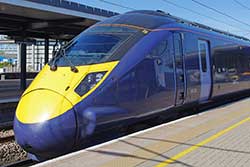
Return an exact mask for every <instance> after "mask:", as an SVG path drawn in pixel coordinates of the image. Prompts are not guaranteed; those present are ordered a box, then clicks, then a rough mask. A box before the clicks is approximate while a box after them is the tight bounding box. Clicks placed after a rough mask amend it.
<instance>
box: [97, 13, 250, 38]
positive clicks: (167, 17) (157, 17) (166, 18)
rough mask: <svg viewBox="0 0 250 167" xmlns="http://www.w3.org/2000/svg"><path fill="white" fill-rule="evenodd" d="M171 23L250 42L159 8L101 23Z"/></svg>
mask: <svg viewBox="0 0 250 167" xmlns="http://www.w3.org/2000/svg"><path fill="white" fill-rule="evenodd" d="M170 23H180V24H185V25H188V26H193V27H197V28H201V29H204V30H208V31H212V32H216V33H219V34H223V35H226V36H229V37H233V38H237V39H240V40H244V41H248V42H250V39H248V38H245V37H242V36H238V35H235V34H231V33H229V32H226V31H222V30H219V29H215V28H212V27H209V26H206V25H203V24H200V23H196V22H192V21H188V20H185V19H182V18H179V17H176V16H173V15H171V14H169V13H165V12H163V11H160V10H157V11H150V10H136V11H131V12H127V13H125V14H122V15H117V16H114V17H111V18H109V19H107V20H105V21H103V22H101V24H128V25H134V26H139V27H144V28H146V29H156V28H158V27H160V26H162V25H164V24H170Z"/></svg>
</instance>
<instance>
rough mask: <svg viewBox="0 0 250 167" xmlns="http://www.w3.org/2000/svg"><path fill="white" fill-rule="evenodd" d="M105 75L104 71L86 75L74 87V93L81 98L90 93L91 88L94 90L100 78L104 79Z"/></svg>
mask: <svg viewBox="0 0 250 167" xmlns="http://www.w3.org/2000/svg"><path fill="white" fill-rule="evenodd" d="M105 74H106V71H105V72H95V73H90V74H88V75H87V76H86V77H85V78H84V79H83V80H82V82H81V83H80V84H79V85H78V86H77V87H76V89H75V92H76V93H77V94H78V95H80V96H83V95H84V94H86V93H87V92H88V91H90V90H91V89H92V88H94V87H95V86H96V85H97V83H98V82H100V81H101V80H102V78H103V77H104V75H105Z"/></svg>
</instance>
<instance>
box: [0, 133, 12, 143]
mask: <svg viewBox="0 0 250 167" xmlns="http://www.w3.org/2000/svg"><path fill="white" fill-rule="evenodd" d="M13 140H15V136H14V135H10V136H4V137H1V138H0V143H6V142H9V141H13Z"/></svg>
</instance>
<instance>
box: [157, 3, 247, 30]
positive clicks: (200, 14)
mask: <svg viewBox="0 0 250 167" xmlns="http://www.w3.org/2000/svg"><path fill="white" fill-rule="evenodd" d="M162 1H163V2H165V3H168V4H171V5H173V6H175V7H178V8H181V9H184V10H186V11H189V12H191V13H194V14H197V15H199V16H203V17H206V18H209V19H211V20H213V21H216V22H218V23H223V24H225V25H227V26H230V27H233V28H237V29H239V30H241V31H249V30H246V29H242V28H239V27H237V26H234V25H232V24H229V23H227V22H225V21H222V20H219V19H216V18H214V17H211V16H208V15H205V14H202V13H200V12H197V11H195V10H192V9H189V8H186V7H184V6H181V5H178V4H176V3H174V2H171V1H169V0H162Z"/></svg>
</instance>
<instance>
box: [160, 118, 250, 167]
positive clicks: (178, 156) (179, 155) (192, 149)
mask: <svg viewBox="0 0 250 167" xmlns="http://www.w3.org/2000/svg"><path fill="white" fill-rule="evenodd" d="M248 121H250V117H248V118H245V119H243V120H241V121H240V122H238V123H236V124H234V125H232V126H230V127H228V128H226V129H224V130H222V131H220V132H218V133H216V134H215V135H213V136H210V137H209V138H207V139H205V140H203V141H202V142H200V143H198V144H195V145H193V146H191V147H189V148H188V149H186V150H184V151H182V152H180V153H179V154H176V155H175V156H173V157H171V158H169V159H167V160H165V161H164V162H161V163H159V164H158V165H156V166H155V167H165V166H167V165H169V164H171V163H173V162H176V161H178V159H180V158H182V157H184V156H185V155H187V154H188V153H190V152H192V151H194V150H196V149H198V148H199V147H202V146H204V145H205V144H207V143H209V142H211V141H213V140H215V139H217V138H219V137H220V136H222V135H224V134H226V133H228V132H229V131H231V130H233V129H235V128H237V127H238V126H240V125H242V124H244V123H246V122H248Z"/></svg>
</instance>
